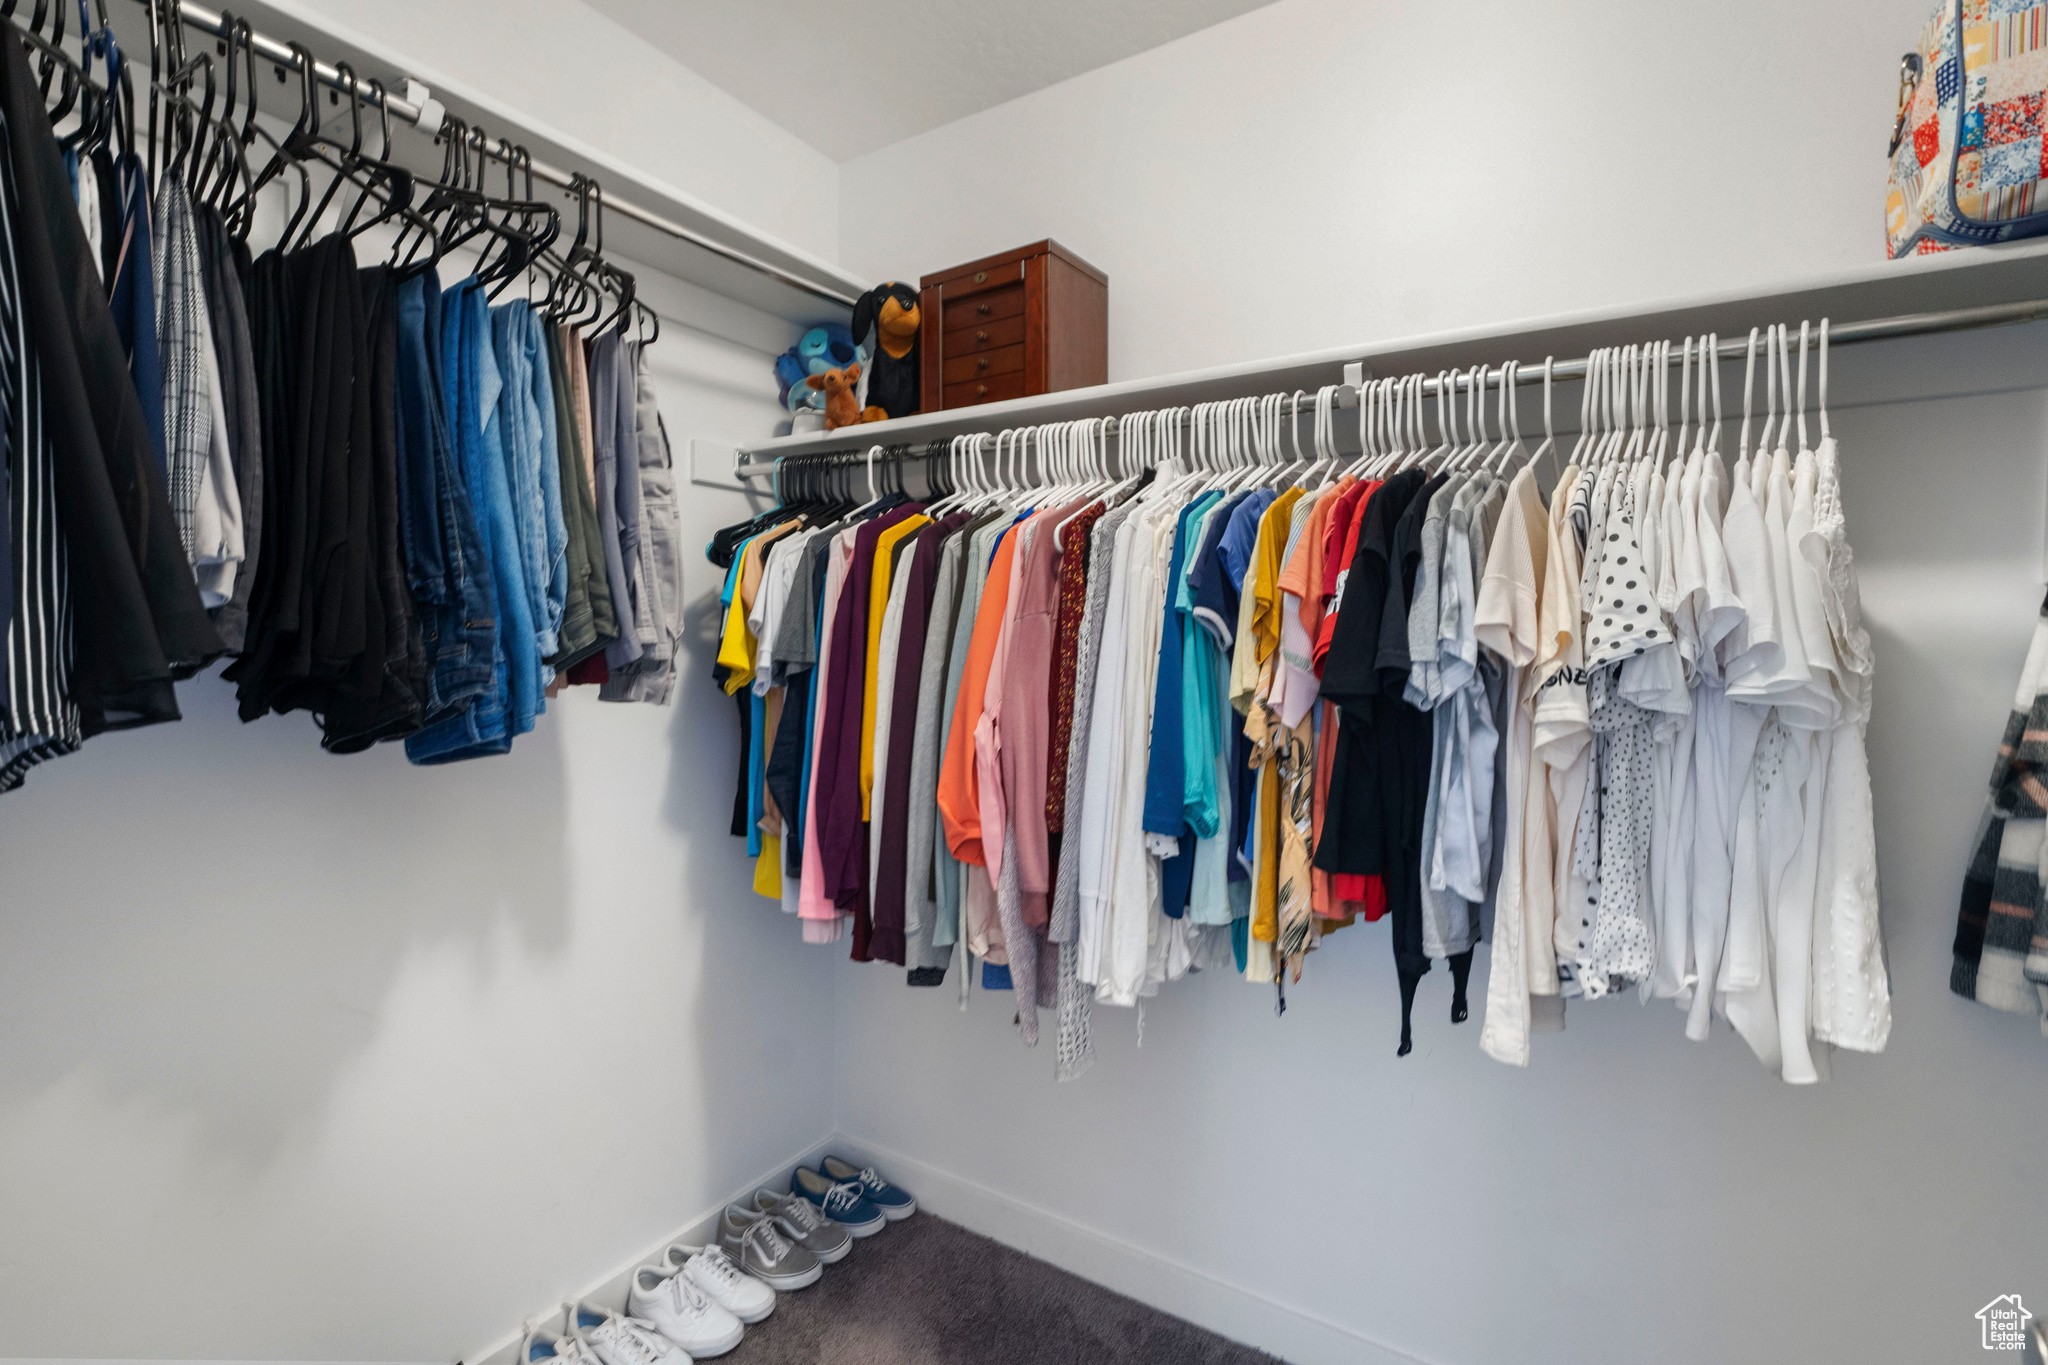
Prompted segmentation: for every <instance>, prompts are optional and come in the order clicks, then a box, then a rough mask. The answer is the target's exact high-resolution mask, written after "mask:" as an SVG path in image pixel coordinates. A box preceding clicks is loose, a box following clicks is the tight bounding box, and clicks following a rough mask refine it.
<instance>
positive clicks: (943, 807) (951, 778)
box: [939, 527, 1017, 867]
mask: <svg viewBox="0 0 2048 1365" xmlns="http://www.w3.org/2000/svg"><path fill="white" fill-rule="evenodd" d="M1016 550H1017V536H1016V528H1015V527H1011V528H1010V529H1009V530H1007V531H1004V532H1003V538H1002V541H1001V542H1000V543H999V544H998V545H997V546H996V553H995V558H994V560H993V561H991V562H990V564H989V569H988V582H987V584H986V585H985V586H984V587H983V588H982V590H981V606H980V607H979V608H978V609H977V610H976V611H975V614H974V634H973V635H971V636H969V637H968V641H967V662H966V663H965V664H963V665H962V666H961V669H960V695H959V697H958V698H957V699H956V700H955V701H954V703H953V725H952V728H951V729H949V730H948V731H947V732H946V754H945V758H944V760H943V761H942V762H941V763H940V764H939V817H940V819H941V820H943V821H944V823H945V826H946V847H947V848H950V849H951V850H953V856H954V857H955V858H958V859H959V860H960V861H961V862H963V863H973V864H974V865H975V866H977V867H986V866H988V858H987V857H986V856H985V855H984V854H983V853H982V851H981V790H980V787H979V785H978V780H977V777H976V774H975V770H974V728H975V726H977V725H979V724H980V723H981V706H982V698H983V697H984V695H985V694H986V693H987V691H988V669H989V664H990V662H991V661H992V660H993V659H994V657H995V652H996V639H997V637H998V636H1000V635H1001V634H1002V629H1003V612H1004V610H1005V608H1007V607H1008V606H1009V602H1010V561H1011V560H1012V559H1013V558H1015V557H1016Z"/></svg>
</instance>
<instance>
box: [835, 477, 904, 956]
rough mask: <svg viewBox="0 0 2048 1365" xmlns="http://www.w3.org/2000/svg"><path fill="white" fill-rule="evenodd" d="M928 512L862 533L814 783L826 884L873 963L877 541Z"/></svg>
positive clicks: (884, 518)
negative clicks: (863, 764)
mask: <svg viewBox="0 0 2048 1365" xmlns="http://www.w3.org/2000/svg"><path fill="white" fill-rule="evenodd" d="M922 510H923V509H922V507H920V506H919V505H918V504H916V503H910V504H906V505H905V506H902V507H895V508H891V509H890V510H889V511H887V512H884V513H883V514H882V515H880V516H878V517H875V518H873V519H872V520H870V521H868V522H867V523H866V524H865V525H863V526H862V527H861V528H860V530H859V531H858V532H856V533H855V535H854V540H853V562H852V563H851V564H849V565H847V573H846V582H845V584H844V586H843V587H842V589H841V591H840V594H839V603H838V605H837V607H836V608H834V610H833V614H832V677H831V679H830V680H829V682H828V684H827V686H826V689H825V691H826V696H825V699H824V705H825V728H824V730H823V732H822V733H823V736H824V740H823V743H821V744H820V745H819V748H818V761H817V771H816V772H815V773H814V774H813V775H812V781H813V784H814V786H815V789H816V792H817V798H816V799H817V803H818V860H819V865H820V869H821V872H822V874H823V876H824V878H825V887H824V889H825V892H826V893H827V894H828V895H830V896H831V897H832V900H833V903H834V904H836V905H837V906H838V907H839V908H840V909H841V910H843V911H848V912H850V913H851V914H852V915H853V917H854V925H853V927H854V953H853V956H854V960H855V961H857V962H864V961H866V960H867V957H866V951H865V950H866V947H867V943H866V939H867V915H868V840H867V822H866V821H864V820H862V819H861V818H860V716H861V708H862V704H863V702H864V701H865V698H866V695H867V661H868V595H869V592H870V590H871V588H872V587H873V584H874V570H875V542H876V540H878V539H879V538H880V537H881V534H882V532H884V531H886V530H888V529H889V528H890V527H891V526H894V525H895V524H896V523H897V522H899V521H901V520H903V519H904V518H905V517H908V516H911V515H913V514H915V513H917V512H919V511H922ZM849 717H850V720H849Z"/></svg>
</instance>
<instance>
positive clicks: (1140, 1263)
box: [825, 1134, 1427, 1365]
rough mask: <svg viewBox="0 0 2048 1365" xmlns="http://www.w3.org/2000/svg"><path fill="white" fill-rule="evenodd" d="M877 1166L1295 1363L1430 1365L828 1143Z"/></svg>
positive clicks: (1157, 1259) (1026, 1244) (946, 1176)
mask: <svg viewBox="0 0 2048 1365" xmlns="http://www.w3.org/2000/svg"><path fill="white" fill-rule="evenodd" d="M825 1145H826V1146H827V1147H831V1148H833V1149H834V1150H836V1151H838V1152H839V1153H840V1154H841V1155H844V1156H847V1157H849V1158H853V1159H857V1160H859V1161H860V1162H862V1163H863V1164H872V1165H874V1166H877V1167H880V1168H881V1169H882V1171H883V1172H884V1173H885V1174H886V1176H887V1178H888V1179H890V1180H895V1181H900V1182H901V1183H902V1185H903V1187H904V1188H905V1189H907V1190H909V1191H910V1192H911V1193H912V1194H914V1195H915V1196H916V1197H917V1204H918V1207H919V1208H920V1209H924V1210H929V1211H930V1212H932V1213H935V1214H937V1215H938V1216H939V1217H941V1218H944V1219H947V1220H948V1221H950V1222H955V1223H958V1224H960V1225H961V1226H962V1227H965V1228H967V1229H969V1230H970V1231H973V1232H978V1233H980V1234H981V1235H982V1236H984V1237H990V1238H993V1239H995V1240H996V1241H998V1242H1001V1243H1003V1244H1004V1245H1005V1246H1010V1247H1015V1248H1016V1249H1017V1250H1019V1251H1022V1252H1024V1253H1025V1254H1027V1255H1030V1256H1036V1257H1037V1258H1038V1259H1040V1260H1042V1261H1047V1262H1050V1263H1051V1264H1053V1265H1056V1266H1058V1267H1059V1268H1060V1269H1062V1270H1066V1271H1070V1272H1072V1273H1073V1274H1076V1275H1079V1276H1081V1277H1082V1278H1083V1279H1087V1280H1093V1281H1095V1283H1097V1284H1100V1285H1103V1286H1105V1287H1107V1288H1110V1289H1113V1290H1115V1291H1116V1292H1117V1293H1119V1294H1125V1295H1128V1296H1130V1297H1131V1298H1134V1299H1136V1300H1138V1301H1139V1302H1140V1303H1144V1304H1149V1305H1150V1306H1152V1307H1154V1308H1157V1309H1158V1310H1160V1311H1161V1312H1162V1313H1171V1314H1173V1315H1174V1316H1175V1317H1179V1318H1185V1319H1187V1320H1188V1321H1189V1322H1192V1323H1195V1324H1197V1325H1198V1326H1201V1327H1206V1328H1208V1329H1209V1330H1210V1331H1212V1332H1215V1333H1217V1334H1218V1335H1220V1336H1225V1337H1229V1338H1230V1339H1231V1340H1233V1341H1240V1342H1243V1343H1245V1344H1246V1345H1249V1346H1255V1347H1257V1348H1258V1349H1259V1350H1262V1351H1269V1352H1271V1353H1272V1354H1274V1355H1277V1356H1280V1357H1281V1358H1282V1359H1284V1360H1286V1361H1289V1362H1291V1363H1292V1365H1427V1362H1425V1361H1423V1360H1422V1359H1421V1357H1419V1356H1414V1355H1410V1354H1408V1353H1407V1352H1405V1351H1400V1350H1396V1349H1395V1348H1393V1347H1391V1346H1387V1345H1384V1344H1382V1343H1380V1342H1377V1341H1373V1340H1372V1339H1371V1338H1369V1337H1364V1336H1361V1335H1359V1334H1358V1333H1357V1332H1354V1331H1352V1330H1351V1329H1350V1328H1348V1327H1343V1326H1340V1325H1338V1324H1337V1323H1334V1322H1331V1321H1329V1320H1328V1319H1326V1318H1321V1317H1318V1316H1316V1315H1315V1314H1313V1313H1310V1312H1306V1311H1304V1310H1302V1309H1300V1308H1295V1307H1293V1306H1291V1305H1289V1304H1284V1303H1281V1302H1279V1301H1278V1300H1276V1299H1271V1298H1268V1297H1266V1296H1265V1295H1263V1294H1257V1293H1253V1292H1252V1291H1250V1290H1247V1289H1243V1288H1240V1287H1239V1286H1237V1285H1234V1284H1231V1283H1229V1282H1228V1281H1226V1280H1222V1279H1219V1278H1217V1277H1216V1276H1214V1275H1211V1274H1210V1273H1208V1272H1207V1271H1204V1270H1198V1269H1196V1268H1195V1267H1194V1266H1191V1265H1186V1264H1183V1263H1182V1262H1179V1261H1176V1260H1173V1259H1172V1258H1171V1257H1166V1256H1161V1255H1159V1254H1158V1253H1157V1252H1152V1251H1147V1250H1145V1249H1144V1248H1142V1247H1136V1246H1132V1245H1131V1244H1130V1243H1128V1242H1124V1241H1120V1240H1119V1239H1117V1238H1115V1237H1112V1236H1110V1235H1109V1234H1107V1233H1104V1232H1098V1231H1097V1230H1096V1229H1094V1228H1091V1227H1088V1226H1086V1225H1085V1224H1082V1223H1077V1222H1075V1221H1074V1220H1073V1219H1071V1218H1068V1217H1066V1216H1064V1215H1062V1214H1057V1213H1054V1212H1052V1211H1051V1210H1049V1209H1043V1208H1040V1207H1039V1206H1037V1205H1036V1204H1031V1203H1027V1202H1025V1201H1024V1200H1021V1199H1017V1198H1015V1197H1013V1196H1011V1195H1007V1194H1002V1193H1000V1192H998V1191H996V1190H992V1189H990V1188H989V1187H988V1186H986V1185H983V1184H981V1183H979V1182H977V1181H973V1180H969V1179H968V1178H966V1177H965V1176H960V1175H955V1174H954V1173H953V1172H951V1171H948V1170H944V1169H942V1168H940V1167H938V1166H934V1165H932V1164H931V1163H930V1162H928V1161H923V1160H920V1159H919V1158H917V1157H914V1156H909V1155H907V1154H905V1153H903V1152H899V1151H896V1150H894V1149H893V1148H889V1147H886V1146H883V1145H881V1144H880V1143H874V1142H867V1141H864V1140H862V1139H860V1138H856V1137H849V1136H846V1135H844V1134H841V1135H839V1136H836V1137H834V1138H833V1139H832V1140H831V1141H830V1142H829V1143H827V1144H825Z"/></svg>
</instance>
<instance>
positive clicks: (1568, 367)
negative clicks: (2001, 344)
mask: <svg viewBox="0 0 2048 1365" xmlns="http://www.w3.org/2000/svg"><path fill="white" fill-rule="evenodd" d="M2043 318H2048V299H2029V300H2026V301H2025V302H2022V303H1993V304H1986V305H1984V306H1983V307H1980V308H1951V309H1948V310H1946V311H1944V312H1939V313H1905V314H1901V315H1900V316H1898V317H1893V318H1871V319H1869V320H1867V321H1864V322H1845V323H1843V324H1841V325H1840V326H1836V325H1835V324H1834V323H1833V322H1830V323H1829V324H1828V345H1829V346H1831V347H1832V346H1853V345H1855V344H1856V343H1857V342H1860V341H1889V340H1891V339H1893V338H1896V337H1912V336H1931V335H1934V334H1937V333H1940V332H1966V331H1970V330H1972V329H1974V328H1978V327H2003V326H2006V325H2008V324H2011V323H2019V322H2035V321H2039V320H2040V319H2043ZM1683 340H1684V339H1683V338H1680V342H1681V344H1682V343H1683ZM1720 341H1721V361H1722V363H1723V364H1726V363H1728V362H1729V361H1731V360H1738V361H1739V360H1740V359H1742V357H1743V355H1744V354H1745V353H1746V350H1747V348H1748V344H1749V338H1748V335H1747V334H1746V333H1745V334H1742V335H1738V336H1735V337H1734V338H1733V339H1730V338H1728V337H1722V338H1721V339H1720ZM1589 359H1590V357H1587V356H1579V357H1576V358H1575V359H1572V360H1560V361H1557V362H1555V363H1554V364H1552V366H1551V367H1550V376H1551V379H1552V381H1553V382H1555V381H1557V380H1560V379H1584V378H1585V377H1586V367H1587V364H1588V362H1589ZM1505 372H1506V367H1505V366H1494V367H1491V368H1489V369H1488V370H1487V371H1486V382H1487V383H1488V384H1489V385H1492V386H1494V387H1498V386H1499V385H1500V383H1501V382H1502V379H1503V377H1504V375H1505ZM1515 380H1516V383H1517V385H1524V384H1541V383H1542V382H1543V362H1542V361H1540V360H1539V361H1535V362H1533V363H1529V362H1524V363H1523V364H1522V365H1521V367H1520V368H1519V369H1518V370H1517V371H1516V372H1515ZM1471 386H1472V385H1471V374H1470V372H1469V371H1464V372H1459V373H1455V374H1453V375H1452V377H1451V387H1452V391H1453V392H1456V391H1457V390H1458V389H1459V388H1461V387H1462V388H1465V389H1470V388H1471ZM1438 387H1439V381H1438V379H1437V377H1436V376H1435V375H1431V376H1429V377H1428V378H1426V379H1425V380H1423V382H1422V391H1423V392H1424V393H1426V394H1432V395H1433V394H1435V393H1436V391H1437V389H1438ZM1346 406H1349V404H1347V405H1346ZM1076 420H1087V419H1076ZM1100 420H1102V421H1103V422H1104V423H1105V430H1107V431H1109V432H1112V433H1113V432H1115V431H1116V430H1117V423H1118V420H1119V419H1118V418H1116V417H1106V418H1102V419H1100ZM1182 420H1183V421H1189V422H1191V421H1193V416H1192V414H1190V415H1189V416H1188V417H1185V418H1183V419H1182ZM1035 425H1038V424H1036V423H1020V424H1019V425H1018V428H1006V430H1007V429H1022V430H1029V429H1030V428H1031V427H1032V426H1035ZM948 439H949V438H947V437H938V438H936V441H937V442H938V443H940V444H943V443H944V442H945V441H946V440H948ZM861 449H862V447H860V446H858V445H849V446H848V447H846V448H845V449H844V450H837V451H813V452H809V453H808V454H806V455H804V456H794V457H791V458H803V459H808V458H812V457H813V456H816V455H857V454H859V452H860V450H861ZM774 472H775V461H774V460H772V459H770V460H750V461H743V462H739V463H735V464H734V465H733V473H734V474H736V475H738V476H739V477H740V478H743V479H759V478H766V477H768V476H769V475H771V474H773V473H774Z"/></svg>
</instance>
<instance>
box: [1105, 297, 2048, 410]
mask: <svg viewBox="0 0 2048 1365" xmlns="http://www.w3.org/2000/svg"><path fill="white" fill-rule="evenodd" d="M2041 318H2048V299H2030V300H2028V301H2026V302H2024V303H1994V304H1988V305H1986V306H1984V307H1982V308H1951V309H1949V310H1947V311H1945V312H1940V313H1906V314H1903V315H1901V316H1899V317H1895V318H1872V319H1871V320H1869V321H1868V322H1845V323H1842V324H1840V325H1836V324H1835V323H1832V322H1830V323H1829V324H1828V345H1830V346H1849V345H1853V344H1855V343H1856V342H1859V341H1888V340H1891V339H1892V338H1894V337H1913V336H1930V335H1933V334H1935V333H1938V332H1967V331H1969V330H1971V329H1972V328H1976V327H2003V326H2006V325H2007V324H2010V323H2016V322H2035V321H2038V320H2039V319H2041ZM1693 335H1694V337H1695V338H1697V337H1698V336H1700V335H1701V333H1694V334H1693ZM1672 340H1674V342H1678V343H1682V342H1683V341H1684V338H1683V337H1678V338H1673V339H1672ZM1748 341H1749V334H1748V333H1746V332H1742V333H1731V334H1729V335H1727V336H1722V337H1720V344H1721V362H1722V363H1723V364H1724V365H1725V364H1727V363H1729V361H1731V360H1740V359H1741V358H1742V352H1743V348H1744V347H1745V346H1746V345H1747V344H1748ZM1674 354H1675V353H1674ZM1589 359H1590V357H1586V356H1580V357H1579V358H1578V359H1576V360H1560V361H1557V362H1556V363H1555V364H1553V365H1552V366H1551V367H1550V376H1551V379H1552V380H1553V381H1555V380H1559V379H1584V378H1585V377H1586V365H1587V362H1588V360H1589ZM1506 374H1507V367H1506V366H1505V365H1502V366H1496V367H1494V368H1492V369H1489V370H1488V371H1487V372H1486V384H1487V386H1488V387H1489V388H1496V389H1497V388H1499V387H1500V385H1501V383H1502V382H1503V380H1504V378H1505V376H1506ZM1515 382H1516V383H1517V384H1541V383H1542V382H1543V362H1542V361H1540V360H1538V361H1529V362H1524V363H1523V364H1521V365H1520V366H1519V368H1518V369H1517V370H1516V371H1515ZM1438 387H1439V385H1438V381H1437V377H1436V376H1435V375H1431V376H1430V377H1429V378H1427V379H1425V380H1423V381H1422V391H1423V392H1424V393H1426V394H1434V393H1435V392H1436V391H1437V389H1438ZM1471 387H1472V372H1471V371H1470V370H1465V371H1461V372H1454V373H1453V374H1452V375H1451V388H1452V392H1456V391H1457V390H1458V389H1459V388H1465V389H1468V390H1469V389H1470V388H1471ZM1111 420H1112V422H1113V421H1114V420H1115V419H1113V418H1112V419H1111Z"/></svg>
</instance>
